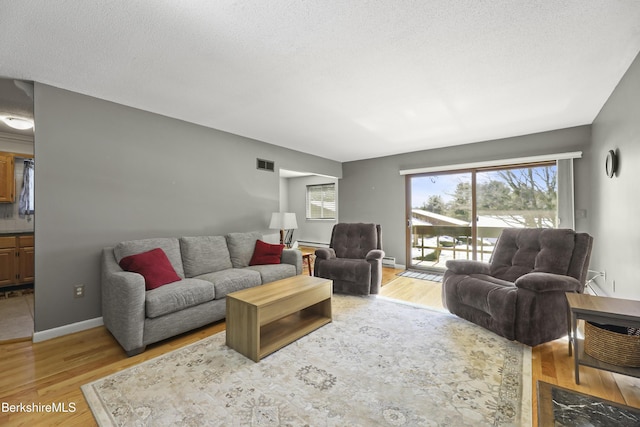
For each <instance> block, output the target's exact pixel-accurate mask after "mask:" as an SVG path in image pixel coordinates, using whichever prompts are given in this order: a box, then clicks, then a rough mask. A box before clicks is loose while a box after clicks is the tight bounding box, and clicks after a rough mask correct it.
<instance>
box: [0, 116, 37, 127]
mask: <svg viewBox="0 0 640 427" xmlns="http://www.w3.org/2000/svg"><path fill="white" fill-rule="evenodd" d="M0 120H2V121H3V122H4V123H5V124H6V125H7V126H9V127H12V128H14V129H19V130H27V129H31V128H32V127H33V120H31V119H23V118H20V117H9V116H0Z"/></svg>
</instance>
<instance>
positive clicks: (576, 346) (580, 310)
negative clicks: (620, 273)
mask: <svg viewBox="0 0 640 427" xmlns="http://www.w3.org/2000/svg"><path fill="white" fill-rule="evenodd" d="M566 296H567V302H568V303H569V316H568V319H567V329H568V334H569V356H571V353H572V351H571V350H572V347H573V357H574V365H575V376H576V384H580V365H584V366H590V367H592V368H596V369H602V370H605V371H609V372H616V373H618V374H623V375H629V376H632V377H636V378H640V368H626V367H623V366H616V365H612V364H610V363H605V362H602V361H600V360H598V359H595V358H594V357H591V356H589V355H588V354H586V353H585V352H584V345H583V344H584V343H583V340H582V339H579V338H578V335H577V329H578V320H580V319H582V320H584V321H587V322H595V323H600V324H605V325H617V326H626V327H631V328H640V301H636V300H628V299H619V298H609V297H598V296H594V295H587V294H576V293H571V292H567V294H566Z"/></svg>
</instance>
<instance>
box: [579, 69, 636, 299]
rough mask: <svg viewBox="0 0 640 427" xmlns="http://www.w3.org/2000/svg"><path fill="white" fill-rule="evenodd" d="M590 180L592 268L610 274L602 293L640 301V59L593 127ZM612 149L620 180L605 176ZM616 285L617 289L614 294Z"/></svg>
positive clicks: (619, 85) (610, 98)
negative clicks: (607, 157)
mask: <svg viewBox="0 0 640 427" xmlns="http://www.w3.org/2000/svg"><path fill="white" fill-rule="evenodd" d="M592 135H593V138H592V155H591V156H590V161H589V169H590V171H591V172H592V174H591V179H590V180H589V181H588V187H589V191H590V192H591V193H592V198H591V219H590V232H591V233H592V234H593V236H594V237H595V242H596V243H595V246H594V250H593V257H592V262H591V265H592V268H595V269H597V270H601V271H602V270H604V271H605V272H606V283H605V281H604V280H602V279H599V280H598V284H599V285H600V286H599V287H600V290H602V291H603V293H604V294H606V295H609V296H613V297H616V298H628V299H640V282H639V281H638V266H639V265H640V228H639V227H638V214H639V212H640V202H639V201H638V200H639V198H638V196H639V195H640V188H639V185H640V168H639V167H638V166H639V165H640V56H638V57H636V59H635V61H634V62H633V64H632V65H631V67H630V68H629V70H628V71H627V73H626V74H625V75H624V77H623V78H622V80H621V81H620V83H619V84H618V86H617V88H616V89H615V90H614V92H613V93H612V94H611V96H610V97H609V100H608V101H607V102H606V104H605V105H604V107H603V108H602V110H601V111H600V114H599V115H598V116H597V117H596V119H595V121H594V122H593V125H592ZM609 150H616V151H617V152H618V154H619V159H620V169H619V172H618V174H617V176H614V177H613V178H608V177H607V176H606V175H605V172H604V163H605V157H606V154H607V152H608V151H609ZM614 281H615V289H614Z"/></svg>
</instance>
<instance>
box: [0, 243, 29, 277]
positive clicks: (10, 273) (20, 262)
mask: <svg viewBox="0 0 640 427" xmlns="http://www.w3.org/2000/svg"><path fill="white" fill-rule="evenodd" d="M34 254H35V251H34V240H33V234H18V235H3V236H0V287H2V286H11V285H21V284H24V283H33V282H34V279H35V264H34V259H35V257H34Z"/></svg>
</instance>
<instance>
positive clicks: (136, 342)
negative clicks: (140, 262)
mask: <svg viewBox="0 0 640 427" xmlns="http://www.w3.org/2000/svg"><path fill="white" fill-rule="evenodd" d="M101 276H102V277H101V278H102V283H101V288H102V318H103V320H104V324H105V326H106V327H107V329H109V331H111V333H112V334H113V336H114V337H115V338H116V340H118V342H119V343H120V345H121V346H122V348H124V350H125V351H127V352H132V351H135V350H137V349H140V348H144V341H143V340H144V336H143V335H144V321H145V317H146V312H145V297H146V289H145V284H144V277H142V276H141V275H140V274H137V273H129V272H126V271H124V270H122V269H121V268H120V266H119V265H118V263H117V262H116V259H115V256H114V254H113V248H106V249H104V250H103V252H102V274H101Z"/></svg>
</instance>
